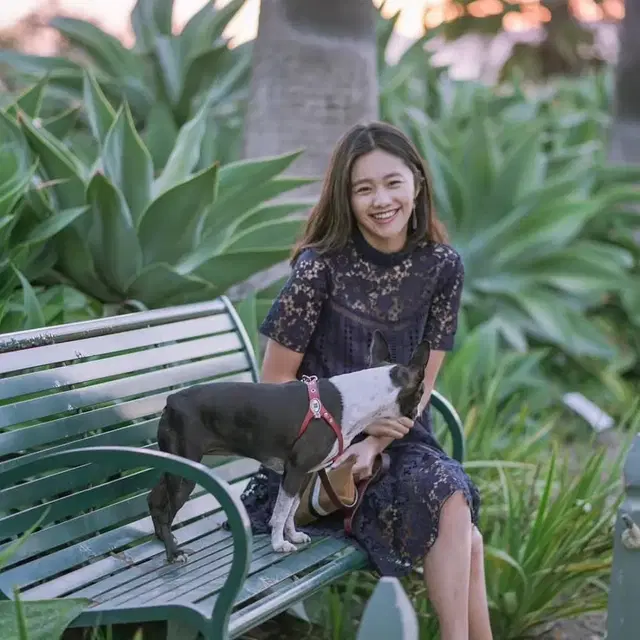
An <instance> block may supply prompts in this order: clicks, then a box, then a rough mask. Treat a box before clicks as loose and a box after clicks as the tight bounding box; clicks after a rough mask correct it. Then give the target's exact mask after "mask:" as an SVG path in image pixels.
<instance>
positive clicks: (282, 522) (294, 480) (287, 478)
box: [269, 465, 310, 553]
mask: <svg viewBox="0 0 640 640" xmlns="http://www.w3.org/2000/svg"><path fill="white" fill-rule="evenodd" d="M306 475H307V474H306V473H304V472H302V471H300V470H298V469H296V468H295V467H293V466H292V465H287V467H286V469H285V472H284V474H283V476H282V480H281V482H280V488H279V490H278V497H277V498H276V504H275V507H274V508H273V514H272V515H271V521H270V523H269V524H270V525H271V546H272V547H273V550H274V551H277V552H279V553H290V552H291V551H296V550H297V548H296V546H295V545H296V543H297V544H302V543H305V542H309V540H310V538H309V536H307V535H306V534H304V533H300V532H298V531H296V528H295V526H294V523H293V518H294V516H295V513H296V510H297V509H298V506H299V504H300V494H301V492H302V487H303V484H304V480H305V478H306ZM285 538H286V539H285Z"/></svg>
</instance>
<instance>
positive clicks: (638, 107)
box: [609, 0, 640, 164]
mask: <svg viewBox="0 0 640 640" xmlns="http://www.w3.org/2000/svg"><path fill="white" fill-rule="evenodd" d="M609 154H610V160H611V161H612V162H613V163H616V164H640V1H639V0H629V1H628V2H625V17H624V19H623V20H622V24H621V25H620V40H619V53H618V63H617V68H616V88H615V100H614V122H613V127H612V129H611V141H610V151H609Z"/></svg>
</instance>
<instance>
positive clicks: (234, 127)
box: [0, 0, 640, 640]
mask: <svg viewBox="0 0 640 640" xmlns="http://www.w3.org/2000/svg"><path fill="white" fill-rule="evenodd" d="M626 5H627V6H625V4H624V3H623V2H622V0H530V1H528V0H472V1H469V0H455V1H454V0H387V1H386V2H380V1H378V0H375V1H374V2H373V3H372V2H371V0H322V2H317V3H316V2H309V3H302V2H294V1H293V0H262V1H261V2H260V1H259V0H230V1H225V0H219V1H218V2H215V3H212V2H205V1H204V0H175V2H171V1H170V0H137V1H135V0H109V1H107V2H97V1H95V2H87V1H83V0H21V2H19V3H16V2H10V1H9V0H2V2H1V8H0V331H1V332H11V331H18V330H21V329H26V328H33V327H42V326H46V325H54V324H60V323H64V322H72V321H77V320H83V319H87V318H94V317H101V316H108V315H114V314H121V313H131V312H134V311H136V310H140V309H148V308H157V307H161V306H167V305H172V304H181V303H186V302H193V301H198V300H207V299H212V298H214V297H216V296H218V295H221V294H227V295H229V296H230V297H231V299H232V300H233V302H234V304H235V305H236V306H237V308H238V310H239V312H240V313H241V315H242V318H243V320H244V322H245V323H246V325H247V327H248V329H249V333H250V335H251V339H252V341H253V343H254V346H255V348H256V350H257V352H258V354H260V350H261V346H262V345H261V342H260V339H259V337H258V333H257V326H258V325H259V323H260V322H261V320H262V318H263V317H264V314H265V313H266V310H267V309H268V307H269V306H270V304H271V302H272V300H273V298H274V296H275V295H276V294H277V292H278V290H279V288H280V287H281V286H282V283H283V280H284V278H286V276H287V273H288V265H287V258H288V256H289V253H290V250H291V247H292V245H293V243H294V241H295V239H296V238H297V236H298V234H299V233H300V229H301V225H302V223H303V221H304V218H305V216H306V215H307V213H308V211H309V209H310V207H311V206H312V205H313V203H314V201H315V198H316V197H317V194H318V188H319V180H320V178H321V177H322V174H323V172H324V170H325V168H326V164H327V161H328V157H329V153H330V152H331V149H332V148H333V145H334V144H335V142H336V140H337V138H338V137H339V136H340V135H341V134H342V133H343V132H344V130H345V129H346V128H347V127H348V126H350V125H351V124H353V123H355V122H358V121H361V120H369V119H374V118H379V119H383V120H385V121H388V122H391V123H393V124H395V125H397V126H398V127H400V128H402V129H403V131H405V132H406V133H407V134H408V135H409V136H410V137H411V139H412V140H413V141H414V142H415V144H416V145H417V146H418V148H419V150H420V152H421V153H422V155H423V156H424V157H425V159H426V160H427V163H428V166H429V169H430V171H431V173H432V178H433V190H434V200H435V205H436V207H437V209H438V212H439V214H440V216H441V217H442V218H443V219H444V221H445V222H446V224H447V226H448V228H449V231H450V235H451V238H452V244H453V245H454V246H455V248H456V249H457V250H458V251H459V252H460V253H461V255H462V257H463V260H464V264H465V271H466V282H465V288H464V294H463V308H462V311H461V316H460V329H459V333H458V336H457V340H456V347H455V349H454V351H453V353H452V354H451V355H450V356H448V357H447V359H446V361H445V365H444V367H443V370H442V373H441V375H440V377H439V380H438V384H437V386H438V389H439V390H440V391H441V392H443V393H444V394H445V395H446V396H447V397H448V398H449V399H450V400H451V401H452V402H453V404H454V406H455V407H456V408H457V410H458V412H459V413H460V414H461V416H462V418H463V421H464V425H465V436H466V439H467V456H468V461H467V462H466V465H467V468H468V469H469V472H470V473H471V474H472V476H473V477H474V479H475V480H476V481H477V482H478V484H479V485H480V487H481V490H482V494H483V501H484V504H485V505H486V506H485V509H484V511H483V516H482V517H483V531H484V535H485V541H486V544H487V581H488V586H489V592H490V598H491V612H492V619H493V623H494V633H495V634H496V636H495V637H496V638H501V639H507V638H514V639H515V638H524V637H531V636H532V634H533V635H536V634H537V637H545V638H561V637H565V638H575V639H580V640H584V639H585V638H602V637H604V635H603V634H604V618H605V611H606V606H607V597H608V584H609V579H610V560H611V545H612V530H611V525H612V522H613V517H614V514H615V509H616V506H617V504H618V503H619V499H620V495H621V490H622V485H621V482H620V477H621V467H620V463H621V459H622V458H620V457H619V456H623V455H624V453H625V452H626V443H627V442H628V438H629V436H630V435H631V434H633V433H636V432H637V431H638V428H637V427H638V411H637V409H638V396H639V392H640V338H639V335H640V277H639V274H640V269H639V265H640V245H639V243H640V217H639V209H638V204H639V203H640V189H639V188H638V185H639V184H640V83H638V81H637V79H638V77H640V38H638V37H637V34H639V33H640V8H639V6H638V3H631V2H627V3H626ZM547 492H551V493H552V495H553V497H554V500H552V501H548V500H546V498H544V496H545V495H546V493H547ZM548 531H554V532H555V533H554V536H553V539H551V538H549V537H548V535H547V534H546V532H548ZM578 531H579V532H581V535H580V536H578V535H577V533H576V532H578ZM372 584H373V583H372V582H371V580H370V579H369V578H368V577H367V576H364V577H363V576H359V577H357V579H356V582H350V583H349V584H340V585H338V586H336V587H332V589H331V590H330V591H329V592H327V593H324V594H323V598H322V602H323V603H324V604H322V606H320V605H319V606H318V609H317V611H315V613H314V614H313V616H311V614H310V613H309V616H311V617H313V619H314V621H315V622H316V623H317V624H318V625H319V626H318V629H316V631H314V633H315V632H317V634H318V635H317V637H318V638H325V637H327V638H329V637H330V638H336V637H339V638H351V637H354V636H353V632H354V629H355V624H356V622H355V621H357V619H358V616H359V614H360V612H361V609H360V608H359V607H360V606H361V604H362V602H364V601H365V599H366V597H367V594H368V593H370V587H371V586H372ZM406 586H407V589H408V591H409V593H410V594H411V597H412V599H413V601H414V604H415V605H416V608H417V610H418V612H419V614H420V616H421V624H423V625H424V637H425V638H431V637H435V636H434V635H433V634H432V631H433V627H432V624H433V618H432V616H431V613H430V609H429V606H428V603H427V601H426V598H425V597H424V593H423V591H422V581H421V579H420V577H419V576H417V577H416V579H415V580H410V581H408V584H407V585H406ZM345 593H348V594H349V597H348V598H347V599H346V600H345V599H344V598H343V596H344V594H345ZM327 603H328V604H327ZM345 603H346V604H345ZM576 603H578V604H576ZM430 625H431V626H430ZM283 629H284V631H283ZM430 629H431V631H430ZM433 633H435V632H433ZM278 634H280V635H278V636H277V637H292V638H293V637H299V636H297V635H296V632H289V631H287V628H286V625H285V627H282V628H281V629H280V630H279V631H278ZM287 634H289V635H288V636H287ZM350 634H351V635H350ZM429 634H432V635H429ZM545 634H546V635H545ZM559 634H565V635H559Z"/></svg>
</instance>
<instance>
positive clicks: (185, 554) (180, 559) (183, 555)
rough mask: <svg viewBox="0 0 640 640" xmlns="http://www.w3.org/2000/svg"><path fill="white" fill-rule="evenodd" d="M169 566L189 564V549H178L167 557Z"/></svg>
mask: <svg viewBox="0 0 640 640" xmlns="http://www.w3.org/2000/svg"><path fill="white" fill-rule="evenodd" d="M167 560H168V562H169V564H187V562H188V561H189V549H178V550H177V551H175V552H174V553H172V554H171V555H170V556H168V557H167Z"/></svg>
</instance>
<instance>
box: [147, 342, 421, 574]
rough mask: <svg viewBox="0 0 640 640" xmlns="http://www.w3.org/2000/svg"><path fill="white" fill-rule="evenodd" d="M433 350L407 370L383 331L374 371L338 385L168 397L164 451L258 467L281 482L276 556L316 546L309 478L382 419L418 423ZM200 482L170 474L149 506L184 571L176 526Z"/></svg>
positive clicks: (235, 388)
mask: <svg viewBox="0 0 640 640" xmlns="http://www.w3.org/2000/svg"><path fill="white" fill-rule="evenodd" d="M430 352H431V350H430V346H429V343H428V342H427V341H426V340H425V341H423V342H421V343H420V344H419V345H418V346H417V347H416V349H415V351H414V352H413V355H412V357H411V360H410V362H409V364H408V365H407V366H403V365H398V364H391V362H390V361H391V358H390V354H389V346H388V344H387V342H386V340H385V339H384V337H383V336H382V334H381V333H380V332H378V331H376V332H374V334H373V339H372V342H371V345H370V348H369V361H368V367H367V368H366V369H363V370H359V371H355V372H353V373H347V374H343V375H338V376H333V377H331V378H321V379H320V380H317V379H315V378H304V379H303V380H295V381H292V382H285V383H282V384H270V383H260V382H259V383H256V382H213V383H208V384H202V385H195V386H192V387H189V388H186V389H182V390H180V391H177V392H175V393H172V394H170V395H169V396H168V397H167V401H166V405H165V408H164V410H163V412H162V415H161V417H160V422H159V425H158V446H159V448H160V450H161V451H166V452H167V453H172V454H175V455H178V456H181V457H184V458H187V459H189V460H193V461H195V462H200V461H201V460H202V457H203V456H205V455H238V456H244V457H246V458H252V459H254V460H257V461H258V462H260V463H262V464H263V465H265V466H266V467H267V468H269V469H272V470H274V471H276V472H277V473H278V474H280V475H281V476H282V479H281V482H280V489H279V492H278V496H277V499H276V504H275V507H274V510H273V515H272V517H271V521H270V525H271V544H272V547H273V549H274V550H275V551H277V552H281V553H288V552H292V551H295V550H296V549H297V547H296V546H295V545H296V544H305V543H308V542H310V538H309V536H307V535H306V534H305V533H302V532H300V531H297V530H296V528H295V525H294V516H295V513H296V510H297V509H298V506H299V504H300V497H301V495H302V493H303V490H304V487H305V484H306V481H307V480H308V479H309V477H310V476H309V474H310V473H311V472H313V471H317V470H319V469H325V468H327V467H330V466H331V464H332V463H333V461H334V459H335V458H336V457H338V456H339V455H340V454H341V453H342V450H343V449H344V448H346V447H348V446H349V444H350V443H351V442H352V441H353V439H354V438H355V437H356V436H357V435H359V434H360V433H362V431H364V429H365V428H366V427H367V426H369V425H370V424H372V423H373V422H375V421H376V420H379V419H384V418H400V417H403V416H404V417H407V418H410V419H415V418H416V416H417V411H418V405H419V403H420V400H421V398H422V394H423V387H424V372H425V366H426V364H427V362H428V360H429V355H430ZM194 486H195V485H194V483H193V482H191V481H188V480H186V479H183V478H180V477H177V476H174V475H172V474H168V473H165V474H163V476H162V477H161V479H160V481H159V482H158V484H157V485H156V486H155V487H154V488H153V489H152V491H151V492H150V494H149V497H148V504H149V511H150V514H151V518H152V520H153V525H154V530H155V535H156V536H157V537H158V538H159V539H160V540H161V541H162V542H163V543H164V546H165V550H166V554H167V560H168V561H169V562H174V561H176V560H177V561H179V562H185V561H186V560H187V555H186V553H185V552H184V551H181V550H179V549H178V546H177V542H176V540H175V538H174V537H173V535H172V534H171V525H172V522H173V520H174V518H175V516H176V513H177V512H178V511H179V509H181V508H182V506H183V505H184V503H185V502H186V501H187V498H188V497H189V494H190V493H191V492H192V491H193V488H194Z"/></svg>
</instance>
